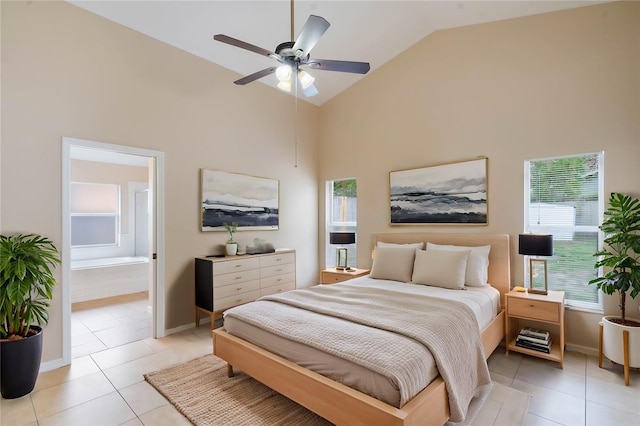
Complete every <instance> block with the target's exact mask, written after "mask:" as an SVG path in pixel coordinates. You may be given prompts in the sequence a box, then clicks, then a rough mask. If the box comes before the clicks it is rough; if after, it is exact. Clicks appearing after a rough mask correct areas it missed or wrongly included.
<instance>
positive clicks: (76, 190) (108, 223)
mask: <svg viewBox="0 0 640 426" xmlns="http://www.w3.org/2000/svg"><path fill="white" fill-rule="evenodd" d="M69 203H70V206H69V207H70V208H69V210H70V211H71V246H72V247H95V246H113V245H118V244H119V236H120V186H119V185H113V184H104V183H84V182H72V183H71V190H70V193H69Z"/></svg>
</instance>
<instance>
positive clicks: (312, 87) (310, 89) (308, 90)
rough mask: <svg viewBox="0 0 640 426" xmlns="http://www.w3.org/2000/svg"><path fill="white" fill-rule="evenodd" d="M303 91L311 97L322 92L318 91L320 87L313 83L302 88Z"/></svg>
mask: <svg viewBox="0 0 640 426" xmlns="http://www.w3.org/2000/svg"><path fill="white" fill-rule="evenodd" d="M302 91H303V92H304V96H306V97H307V98H310V97H312V96H315V95H317V94H318V93H320V92H318V89H317V88H316V86H315V85H314V84H311V85H310V86H308V87H307V88H306V89H302Z"/></svg>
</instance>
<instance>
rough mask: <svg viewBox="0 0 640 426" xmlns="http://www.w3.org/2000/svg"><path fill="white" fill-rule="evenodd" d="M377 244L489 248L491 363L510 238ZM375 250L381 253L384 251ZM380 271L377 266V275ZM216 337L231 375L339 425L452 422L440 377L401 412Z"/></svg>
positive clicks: (485, 337) (394, 236)
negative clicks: (237, 373) (493, 302)
mask: <svg viewBox="0 0 640 426" xmlns="http://www.w3.org/2000/svg"><path fill="white" fill-rule="evenodd" d="M373 241H374V244H376V246H377V243H379V242H380V243H386V244H406V243H413V242H417V241H420V242H429V243H431V244H439V245H442V244H446V245H455V246H469V247H478V246H487V245H489V246H491V249H490V252H489V256H488V258H489V265H488V269H487V271H488V282H489V283H490V284H491V287H493V288H494V289H495V290H497V292H496V293H497V294H498V299H499V302H497V304H498V308H497V315H495V317H493V318H492V319H489V320H488V321H487V322H486V325H485V326H484V327H483V328H482V332H481V349H482V351H483V355H484V357H485V358H488V357H489V355H490V354H491V353H492V352H493V350H494V349H495V348H496V347H497V345H498V344H499V343H500V341H501V340H502V339H503V337H504V311H503V310H502V309H501V306H502V305H503V303H504V294H505V293H506V292H508V291H509V287H510V268H509V237H508V235H494V234H445V233H385V234H377V235H375V236H374V238H373ZM377 247H378V251H379V254H381V253H382V251H381V250H382V249H380V248H379V246H377ZM385 250H386V249H385ZM377 267H378V265H376V264H374V270H375V269H376V268H377ZM346 284H348V283H346ZM337 285H338V284H336V286H337ZM329 287H332V286H329ZM352 287H354V285H352ZM476 333H477V332H476ZM240 334H241V333H240ZM213 337H214V354H215V355H217V356H218V357H220V358H222V359H224V360H225V361H227V363H228V373H229V375H231V374H233V368H234V367H235V368H237V369H240V370H242V371H244V372H245V373H246V374H248V375H250V376H252V377H254V378H255V379H257V380H258V381H261V382H262V383H264V384H266V385H267V386H269V387H271V388H272V389H274V390H276V391H277V392H279V393H281V394H283V395H285V396H287V397H288V398H290V399H292V400H294V401H296V402H298V403H299V404H301V405H303V406H305V407H307V408H308V409H310V410H312V411H314V412H316V413H317V414H319V415H320V416H322V417H324V418H326V419H327V420H329V421H331V422H333V423H335V424H349V425H352V424H367V425H374V424H387V425H412V424H420V425H424V424H437V425H441V424H443V423H445V422H446V421H447V419H449V416H450V406H449V395H448V394H447V387H446V386H445V381H444V380H443V379H442V377H439V376H438V377H436V378H435V379H434V380H432V381H431V382H430V384H428V386H426V387H425V388H424V389H422V390H421V391H419V393H417V394H416V395H415V396H413V397H412V398H411V399H410V400H409V401H408V402H406V403H402V404H401V406H400V407H401V408H398V407H396V406H394V405H392V404H391V403H388V402H384V401H383V400H381V399H377V398H374V397H373V396H370V395H367V394H366V393H363V392H360V391H358V390H355V389H354V388H352V387H349V386H346V385H344V384H342V383H339V382H337V381H334V380H331V379H329V378H327V377H325V376H324V375H321V374H318V373H316V372H314V371H311V370H309V369H307V368H304V367H302V366H300V365H298V364H296V363H294V362H292V361H288V360H287V359H285V358H284V357H282V356H279V355H276V354H274V353H273V352H272V351H270V350H267V349H265V348H263V347H260V346H258V345H256V344H253V343H250V342H249V341H247V340H245V339H243V338H241V337H238V336H234V335H232V334H230V333H228V332H227V331H226V330H224V329H216V330H214V332H213ZM336 407H340V409H339V410H337V409H336Z"/></svg>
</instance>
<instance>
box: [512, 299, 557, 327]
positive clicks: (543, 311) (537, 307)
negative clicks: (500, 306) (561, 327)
mask: <svg viewBox="0 0 640 426" xmlns="http://www.w3.org/2000/svg"><path fill="white" fill-rule="evenodd" d="M561 308H562V305H561V304H558V303H550V302H542V301H539V300H531V299H518V298H515V297H510V298H509V302H508V304H507V315H509V316H513V317H521V318H531V319H534V320H540V321H551V322H559V321H560V309H561Z"/></svg>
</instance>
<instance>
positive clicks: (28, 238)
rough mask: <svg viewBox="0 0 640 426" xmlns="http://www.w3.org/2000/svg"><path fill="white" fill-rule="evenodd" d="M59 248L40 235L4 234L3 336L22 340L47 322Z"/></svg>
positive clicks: (0, 263)
mask: <svg viewBox="0 0 640 426" xmlns="http://www.w3.org/2000/svg"><path fill="white" fill-rule="evenodd" d="M59 263H60V257H59V252H58V249H57V248H56V247H55V246H54V245H53V243H52V242H51V241H50V240H49V239H47V238H45V237H42V236H40V235H36V234H15V235H9V236H6V235H0V338H2V339H12V340H13V339H20V338H22V337H26V336H28V335H29V333H30V327H31V325H32V324H38V325H45V324H46V323H47V322H48V320H49V314H48V312H47V308H48V307H49V305H50V303H49V301H50V300H51V299H52V298H53V287H54V286H55V284H56V280H55V277H54V276H53V272H52V267H55V265H57V264H59Z"/></svg>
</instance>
